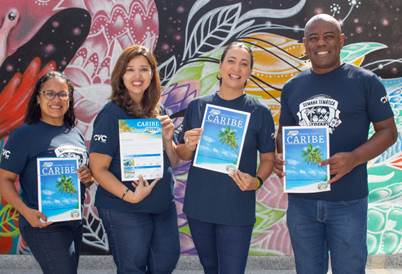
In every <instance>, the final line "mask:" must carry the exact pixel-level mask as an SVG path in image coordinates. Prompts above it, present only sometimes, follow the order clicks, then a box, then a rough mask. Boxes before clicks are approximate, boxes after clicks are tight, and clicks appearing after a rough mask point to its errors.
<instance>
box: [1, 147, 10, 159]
mask: <svg viewBox="0 0 402 274" xmlns="http://www.w3.org/2000/svg"><path fill="white" fill-rule="evenodd" d="M10 155H11V151H9V150H7V149H4V148H3V151H2V153H1V156H2V157H3V158H4V159H9V158H10Z"/></svg>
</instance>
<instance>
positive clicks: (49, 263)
mask: <svg viewBox="0 0 402 274" xmlns="http://www.w3.org/2000/svg"><path fill="white" fill-rule="evenodd" d="M73 92H74V88H73V86H72V84H71V82H70V80H69V79H68V78H67V77H66V76H65V75H64V74H62V73H60V72H56V71H51V72H48V73H47V74H45V75H44V76H42V77H41V78H40V79H39V80H38V81H37V83H36V85H35V87H34V90H33V93H32V96H31V99H30V101H29V104H28V109H27V113H26V117H25V123H24V124H23V125H22V126H21V127H19V128H17V129H16V130H15V131H13V132H12V133H11V134H10V136H9V138H8V141H7V143H6V144H5V146H4V149H3V153H2V158H1V162H0V194H1V196H2V197H3V198H4V199H5V200H7V201H8V203H10V204H11V205H12V206H13V207H14V208H15V209H16V210H17V211H18V212H19V213H20V219H19V228H20V232H21V235H22V237H23V238H24V240H25V241H26V242H27V244H28V246H29V248H30V250H31V251H32V254H33V256H34V257H35V259H36V260H37V261H38V262H39V265H40V267H41V268H42V271H43V272H44V273H45V274H54V273H57V274H64V273H65V274H75V273H77V268H78V258H79V252H80V246H81V241H82V222H81V220H77V221H65V222H57V223H51V222H47V218H46V216H45V215H44V214H43V213H42V212H40V211H38V181H37V178H38V177H37V159H38V158H48V157H52V158H53V157H58V158H63V157H69V158H70V157H75V158H77V159H78V162H79V164H80V168H79V169H78V177H79V180H80V181H81V183H83V184H87V185H89V184H90V183H91V182H92V175H91V172H90V171H89V169H88V167H87V161H88V153H87V150H86V147H85V143H84V139H83V137H82V136H81V134H80V132H79V131H78V129H77V128H75V116H74V109H73V105H74V98H73ZM18 176H19V181H20V185H21V196H20V195H19V193H18V192H17V190H16V188H15V182H16V180H17V177H18ZM82 186H83V185H82ZM84 193H85V191H84V190H83V189H82V191H81V194H82V197H81V199H82V200H83V197H84V196H83V195H84Z"/></svg>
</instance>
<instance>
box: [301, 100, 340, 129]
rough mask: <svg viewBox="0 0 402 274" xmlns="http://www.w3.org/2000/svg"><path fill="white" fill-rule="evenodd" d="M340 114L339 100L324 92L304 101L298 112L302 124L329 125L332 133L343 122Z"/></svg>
mask: <svg viewBox="0 0 402 274" xmlns="http://www.w3.org/2000/svg"><path fill="white" fill-rule="evenodd" d="M339 114H340V111H339V110H338V101H336V100H334V99H332V98H331V97H329V96H327V95H324V94H319V95H316V96H313V97H310V98H309V99H308V100H306V101H303V102H302V103H301V104H300V105H299V111H298V112H297V116H298V117H299V125H300V126H328V128H329V132H330V133H333V132H334V130H335V128H336V127H337V126H339V125H340V124H341V123H342V121H341V120H340V119H339Z"/></svg>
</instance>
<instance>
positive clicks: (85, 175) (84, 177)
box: [77, 166, 94, 187]
mask: <svg viewBox="0 0 402 274" xmlns="http://www.w3.org/2000/svg"><path fill="white" fill-rule="evenodd" d="M77 174H78V179H79V180H80V182H81V183H83V184H84V185H85V186H86V187H89V186H90V185H92V183H93V182H94V180H93V178H92V173H91V170H90V169H89V168H88V167H87V166H82V167H80V168H79V169H78V170H77Z"/></svg>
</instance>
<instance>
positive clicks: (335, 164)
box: [320, 152, 357, 184]
mask: <svg viewBox="0 0 402 274" xmlns="http://www.w3.org/2000/svg"><path fill="white" fill-rule="evenodd" d="M320 164H321V165H329V170H330V173H331V175H334V177H333V178H331V180H329V183H330V184H332V183H335V182H337V181H338V180H339V179H341V178H342V177H343V176H345V175H346V174H348V173H349V172H351V171H352V170H353V169H354V168H355V167H356V166H357V159H356V157H355V156H354V153H353V152H340V153H336V154H334V155H332V156H331V157H330V158H329V159H327V160H325V161H322V162H321V163H320Z"/></svg>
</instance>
